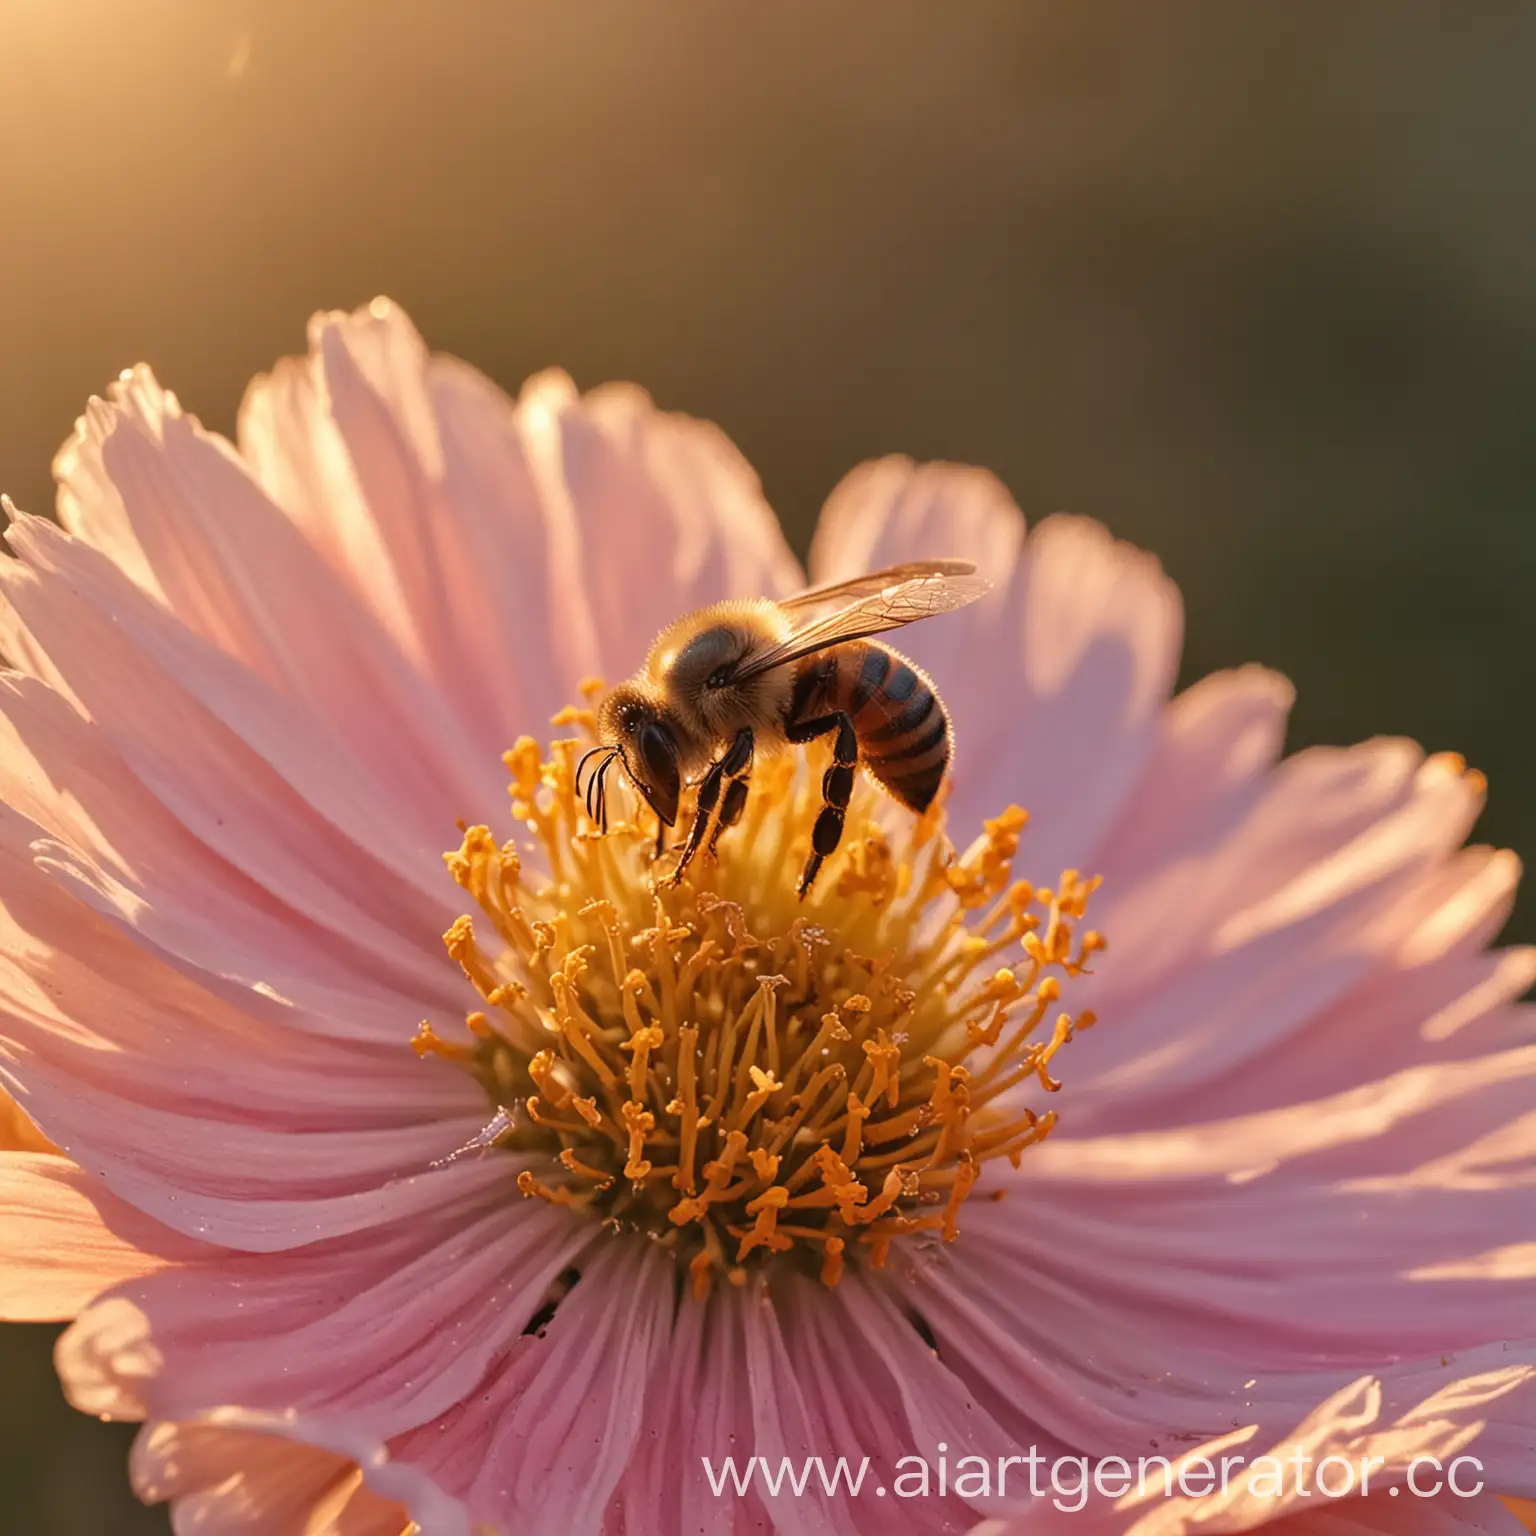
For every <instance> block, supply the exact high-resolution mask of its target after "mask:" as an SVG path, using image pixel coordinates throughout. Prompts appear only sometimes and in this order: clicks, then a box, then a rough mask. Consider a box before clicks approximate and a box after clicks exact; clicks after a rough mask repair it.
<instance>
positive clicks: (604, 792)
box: [576, 745, 619, 832]
mask: <svg viewBox="0 0 1536 1536" xmlns="http://www.w3.org/2000/svg"><path fill="white" fill-rule="evenodd" d="M618 750H619V749H618V748H617V747H614V746H607V745H604V746H597V747H590V748H589V749H588V750H587V751H585V752H583V753H582V754H581V761H580V762H578V763H577V764H576V793H577V794H579V795H582V798H583V800H584V801H585V803H586V807H587V820H588V821H590V822H592V823H593V824H594V825H595V826H596V827H597V828H598V830H599V831H601V832H606V831H607V830H608V789H607V785H606V784H605V783H604V780H605V779H606V778H607V775H608V769H609V767H610V766H611V765H612V763H613V760H614V758H615V757H616V756H617V755H618ZM594 757H597V758H599V759H600V761H599V762H598V763H597V764H596V766H595V767H593V769H592V771H591V773H590V774H589V775H588V776H587V787H586V790H585V792H583V790H582V787H581V775H582V772H583V770H584V769H585V768H586V766H587V763H588V761H589V760H590V759H591V758H594Z"/></svg>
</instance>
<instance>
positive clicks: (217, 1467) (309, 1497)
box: [129, 1420, 409, 1536]
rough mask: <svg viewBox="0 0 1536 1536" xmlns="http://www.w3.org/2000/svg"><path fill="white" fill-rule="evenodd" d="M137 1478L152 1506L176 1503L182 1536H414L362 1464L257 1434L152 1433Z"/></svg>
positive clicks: (191, 1428)
mask: <svg viewBox="0 0 1536 1536" xmlns="http://www.w3.org/2000/svg"><path fill="white" fill-rule="evenodd" d="M129 1471H130V1473H131V1475H132V1478H133V1486H134V1491H135V1492H136V1493H137V1494H138V1495H139V1497H140V1498H141V1499H143V1500H144V1501H145V1503H148V1504H159V1503H163V1502H165V1501H166V1500H171V1501H172V1502H173V1514H172V1522H173V1525H174V1527H175V1529H176V1530H177V1531H178V1532H187V1533H191V1532H196V1533H198V1536H404V1533H405V1530H406V1526H407V1524H408V1522H409V1516H408V1515H407V1514H406V1511H405V1508H404V1506H403V1505H401V1504H398V1503H395V1502H393V1501H392V1500H389V1499H385V1498H381V1497H380V1496H379V1495H378V1494H377V1493H375V1492H373V1490H372V1489H370V1488H369V1487H368V1486H367V1485H366V1483H365V1482H364V1480H363V1473H362V1469H361V1468H360V1467H358V1466H357V1465H356V1463H354V1462H351V1461H349V1460H347V1459H346V1458H344V1457H341V1456H337V1455H333V1454H332V1453H330V1452H328V1451H322V1450H316V1449H314V1448H313V1447H311V1446H307V1445H300V1444H295V1443H294V1442H293V1441H291V1440H284V1439H279V1438H278V1437H276V1436H272V1435H263V1434H259V1433H256V1432H255V1431H252V1430H241V1429H229V1428H223V1427H220V1426H218V1425H214V1424H206V1423H183V1424H178V1423H172V1422H169V1421H167V1420H158V1421H156V1422H154V1423H151V1424H146V1425H145V1426H144V1428H143V1429H142V1430H141V1431H140V1432H139V1435H138V1438H137V1439H136V1440H135V1441H134V1443H133V1453H132V1456H131V1458H130V1461H129Z"/></svg>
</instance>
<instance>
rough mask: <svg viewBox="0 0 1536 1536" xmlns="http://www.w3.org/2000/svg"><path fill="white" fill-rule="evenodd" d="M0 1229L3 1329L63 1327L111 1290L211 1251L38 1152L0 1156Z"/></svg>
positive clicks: (55, 1158)
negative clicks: (0, 1240) (1, 1241)
mask: <svg viewBox="0 0 1536 1536" xmlns="http://www.w3.org/2000/svg"><path fill="white" fill-rule="evenodd" d="M0 1228H3V1230H4V1233H5V1263H4V1264H3V1265H0V1317H3V1318H4V1319H5V1320H6V1321H8V1322H63V1321H65V1320H67V1319H69V1318H72V1317H74V1316H75V1314H76V1313H78V1312H79V1311H81V1310H82V1308H84V1307H86V1306H87V1305H89V1304H90V1302H92V1301H93V1300H94V1299H95V1298H96V1297H97V1296H98V1295H100V1294H101V1292H103V1291H105V1290H107V1289H108V1288H110V1287H111V1286H114V1285H117V1284H118V1283H120V1282H122V1281H125V1280H133V1279H137V1278H139V1277H140V1276H143V1275H148V1274H152V1273H153V1272H154V1271H156V1270H158V1269H162V1268H164V1267H165V1266H166V1265H168V1264H174V1263H184V1262H188V1261H190V1260H192V1259H196V1258H200V1257H203V1256H205V1255H207V1254H208V1253H209V1252H211V1251H212V1250H210V1249H209V1247H208V1245H207V1244H204V1243H199V1242H196V1241H194V1240H192V1239H190V1238H186V1237H183V1236H182V1235H181V1234H180V1233H177V1232H173V1231H171V1229H170V1228H169V1227H163V1226H161V1225H160V1223H159V1222H157V1221H154V1220H152V1219H151V1218H150V1217H148V1216H145V1215H144V1214H143V1213H142V1212H140V1211H138V1210H137V1209H135V1208H134V1207H133V1206H131V1205H128V1204H126V1203H125V1202H124V1201H122V1200H119V1199H117V1198H116V1197H115V1196H114V1195H111V1194H109V1193H108V1192H107V1191H106V1190H105V1189H102V1188H101V1187H100V1186H98V1185H96V1184H94V1183H93V1182H92V1181H91V1180H90V1179H88V1178H86V1176H85V1175H84V1174H83V1173H82V1172H81V1171H80V1170H79V1169H78V1168H77V1167H75V1165H74V1164H73V1163H71V1162H70V1161H69V1159H68V1158H66V1157H60V1156H58V1155H54V1154H49V1153H46V1152H3V1153H0Z"/></svg>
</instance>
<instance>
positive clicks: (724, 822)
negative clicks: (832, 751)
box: [705, 730, 753, 855]
mask: <svg viewBox="0 0 1536 1536" xmlns="http://www.w3.org/2000/svg"><path fill="white" fill-rule="evenodd" d="M743 738H745V746H743V744H742V743H743ZM752 747H753V741H752V732H751V731H750V730H742V731H740V732H738V733H737V736H736V739H735V741H733V742H732V743H731V747H730V751H728V752H727V753H726V754H725V757H724V758H723V759H722V762H721V766H722V767H723V768H724V770H725V772H726V774H727V775H728V779H727V783H726V786H725V798H724V799H723V800H722V801H721V802H720V814H719V815H718V816H717V817H715V830H714V831H713V832H712V833H710V837H709V847H708V848H707V849H705V852H706V853H708V854H711V855H713V854H714V851H715V844H716V843H718V842H719V841H720V834H721V833H722V832H724V831H725V829H726V828H727V827H734V826H735V825H736V823H737V822H738V821H740V820H741V813H742V811H743V810H744V809H745V808H746V804H747V780H748V778H749V776H750V775H751V772H752Z"/></svg>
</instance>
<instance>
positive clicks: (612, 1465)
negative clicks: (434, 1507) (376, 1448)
mask: <svg viewBox="0 0 1536 1536" xmlns="http://www.w3.org/2000/svg"><path fill="white" fill-rule="evenodd" d="M675 1285H676V1271H675V1269H674V1267H673V1265H672V1264H671V1262H670V1260H669V1258H668V1257H667V1256H666V1255H664V1254H663V1253H661V1252H659V1251H658V1250H657V1249H656V1248H655V1247H654V1246H653V1245H651V1244H649V1243H645V1242H640V1243H617V1242H608V1241H603V1240H601V1239H600V1240H599V1241H598V1242H597V1243H596V1244H595V1245H594V1246H593V1248H592V1250H591V1252H590V1254H589V1256H588V1258H587V1260H586V1261H585V1262H584V1263H583V1265H582V1273H581V1278H580V1280H579V1281H578V1282H577V1283H576V1285H575V1286H574V1287H573V1288H572V1289H571V1291H570V1293H569V1294H568V1295H567V1296H566V1297H565V1298H564V1299H563V1300H562V1301H561V1302H560V1303H559V1306H558V1307H557V1309H556V1311H555V1314H554V1317H553V1319H552V1320H551V1321H550V1322H549V1324H548V1326H547V1327H546V1328H544V1329H541V1330H540V1331H539V1332H537V1333H533V1334H525V1335H524V1336H523V1337H522V1338H521V1339H519V1340H518V1342H517V1343H515V1344H514V1345H513V1347H512V1348H511V1350H510V1351H509V1352H507V1353H506V1355H505V1356H504V1357H503V1359H502V1360H501V1361H500V1362H499V1363H498V1364H497V1366H496V1367H495V1368H494V1369H493V1370H492V1372H491V1373H490V1375H489V1376H488V1377H487V1379H486V1380H485V1381H484V1383H482V1385H481V1386H479V1387H478V1388H476V1389H475V1391H474V1392H473V1393H470V1394H467V1395H466V1396H465V1398H464V1400H463V1402H462V1403H461V1404H460V1405H459V1406H458V1407H456V1408H454V1409H452V1410H451V1411H449V1412H448V1413H446V1414H445V1415H444V1416H443V1417H442V1418H441V1419H439V1420H438V1421H436V1422H435V1423H431V1424H426V1425H424V1426H423V1427H422V1428H420V1429H418V1430H415V1431H413V1432H411V1433H410V1434H408V1435H405V1436H402V1437H400V1438H399V1439H398V1440H396V1441H395V1442H394V1443H393V1445H392V1447H391V1450H392V1453H393V1457H394V1459H395V1460H396V1461H397V1462H400V1463H402V1464H405V1465H409V1466H413V1467H416V1468H417V1469H419V1470H421V1471H423V1472H425V1473H427V1474H428V1475H429V1476H431V1477H432V1478H433V1479H434V1480H435V1481H436V1483H437V1484H438V1485H439V1486H440V1487H441V1488H443V1489H445V1490H447V1491H448V1492H450V1493H452V1494H454V1495H455V1496H457V1497H458V1499H459V1500H460V1501H461V1502H462V1504H463V1506H464V1507H465V1508H466V1509H467V1510H468V1512H469V1514H470V1516H471V1517H472V1518H473V1519H475V1520H479V1521H484V1522H486V1523H488V1524H491V1525H493V1526H495V1527H496V1528H497V1529H500V1530H523V1529H530V1528H532V1529H547V1530H550V1531H557V1530H558V1531H561V1532H569V1533H570V1536H596V1533H598V1532H600V1531H601V1530H602V1529H603V1521H604V1513H605V1510H606V1509H607V1507H608V1504H609V1501H610V1499H612V1497H613V1496H614V1493H615V1491H616V1490H617V1488H618V1486H619V1483H620V1480H621V1478H622V1477H623V1476H624V1473H625V1469H626V1467H627V1466H628V1464H629V1462H630V1458H631V1457H632V1456H633V1454H634V1452H635V1450H636V1447H637V1446H638V1444H639V1443H640V1440H641V1438H642V1436H643V1435H644V1434H645V1432H646V1429H647V1426H646V1425H645V1423H644V1410H645V1404H646V1389H647V1385H648V1383H649V1382H650V1381H651V1379H652V1378H653V1376H654V1375H655V1374H658V1373H661V1372H665V1371H666V1370H667V1369H668V1366H669V1357H668V1348H669V1345H668V1340H669V1336H670V1333H671V1328H672V1320H673V1315H674V1305H675V1304H674V1290H675ZM535 1517H536V1521H537V1523H535Z"/></svg>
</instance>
